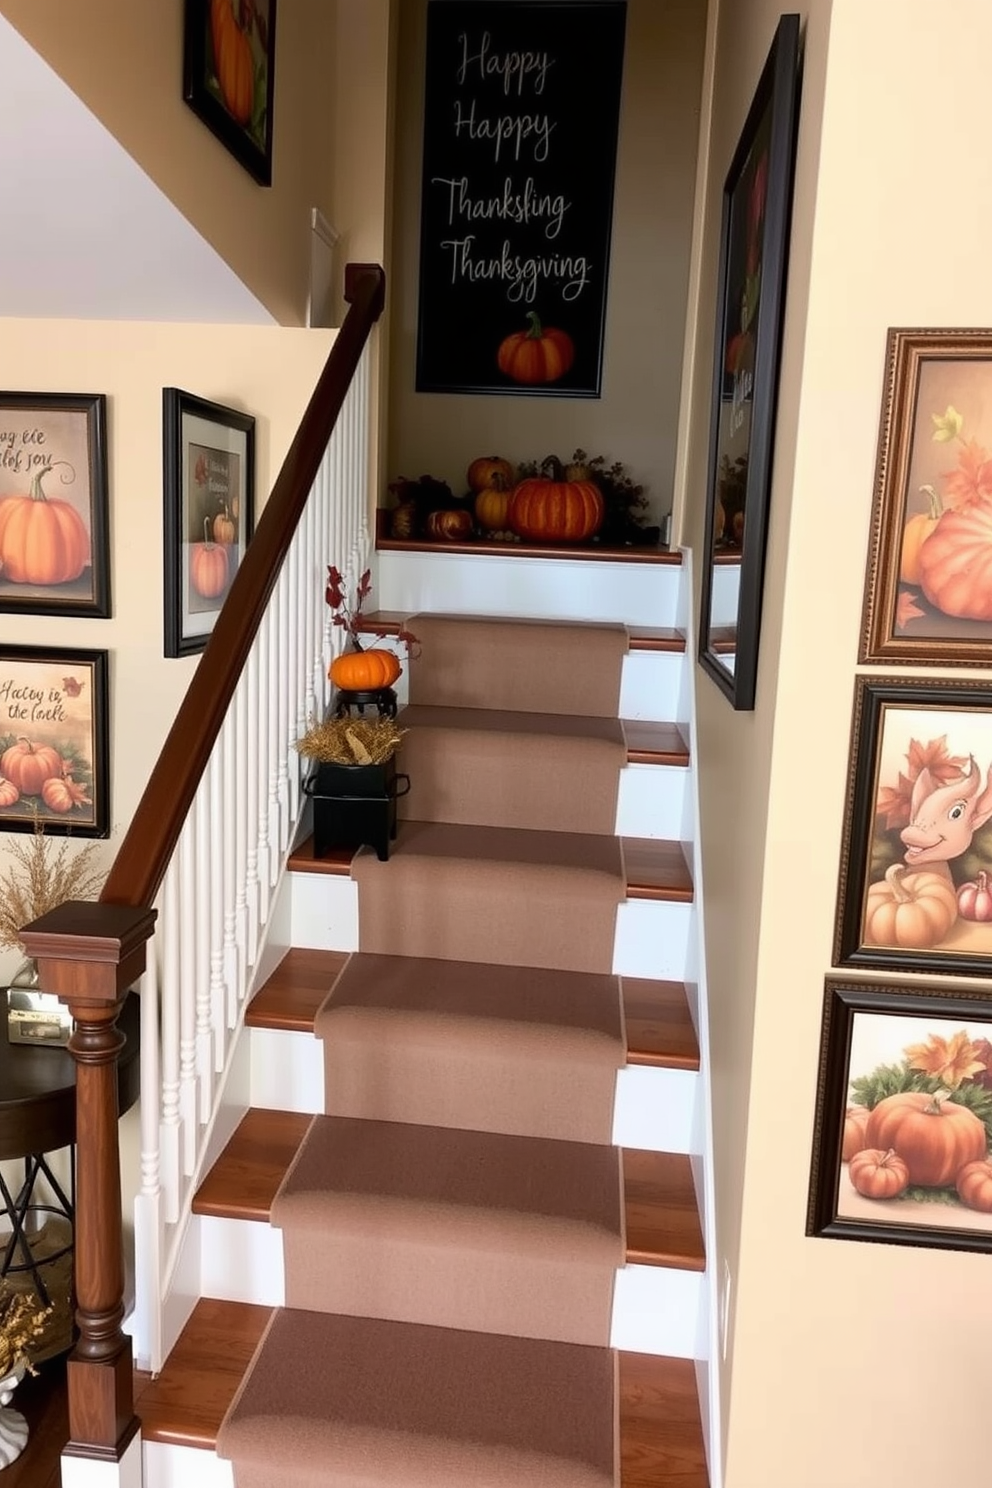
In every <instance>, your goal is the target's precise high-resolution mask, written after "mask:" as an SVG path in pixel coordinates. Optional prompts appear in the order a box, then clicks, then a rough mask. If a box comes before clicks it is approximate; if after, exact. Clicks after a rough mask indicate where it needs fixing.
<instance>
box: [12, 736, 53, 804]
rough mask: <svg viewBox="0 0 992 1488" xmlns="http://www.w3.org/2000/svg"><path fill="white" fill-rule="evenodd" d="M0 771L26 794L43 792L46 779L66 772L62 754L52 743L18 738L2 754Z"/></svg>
mask: <svg viewBox="0 0 992 1488" xmlns="http://www.w3.org/2000/svg"><path fill="white" fill-rule="evenodd" d="M0 775H2V776H3V777H4V779H5V780H9V781H10V783H11V784H12V785H14V786H16V788H17V789H18V790H19V791H20V793H21V795H22V796H40V795H41V788H42V786H43V785H44V783H45V781H46V780H51V778H52V776H53V775H54V776H55V778H56V779H61V776H62V756H61V755H60V754H59V752H58V750H57V749H53V748H52V746H51V745H50V744H32V743H31V740H30V739H18V741H17V743H16V744H11V746H10V748H9V749H5V750H4V752H3V754H2V755H0Z"/></svg>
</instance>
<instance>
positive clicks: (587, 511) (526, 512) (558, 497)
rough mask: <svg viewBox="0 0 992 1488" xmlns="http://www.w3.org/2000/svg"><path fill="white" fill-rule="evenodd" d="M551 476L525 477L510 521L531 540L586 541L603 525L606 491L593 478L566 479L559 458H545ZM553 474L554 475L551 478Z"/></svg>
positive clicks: (509, 514)
mask: <svg viewBox="0 0 992 1488" xmlns="http://www.w3.org/2000/svg"><path fill="white" fill-rule="evenodd" d="M541 469H542V471H544V470H550V471H551V476H546V475H539V476H533V477H532V478H531V479H529V480H523V481H521V482H520V484H519V486H517V488H516V490H515V491H514V492H513V495H512V496H511V497H510V506H509V509H508V511H507V521H508V523H509V525H510V527H511V528H512V530H513V531H514V532H515V533H516V534H517V536H518V537H523V538H526V539H527V540H528V541H529V542H560V543H577V542H584V541H585V539H586V538H587V537H593V536H594V535H595V533H597V532H598V531H599V529H600V527H601V526H602V524H603V517H604V516H605V514H606V506H605V503H604V501H603V493H602V492H601V491H600V489H599V487H598V486H597V485H595V484H594V482H592V481H566V480H563V479H562V478H561V477H562V474H563V472H562V468H561V465H560V463H559V462H558V461H557V460H554V459H550V460H545V462H544V464H543V465H542V467H541ZM552 477H553V478H552Z"/></svg>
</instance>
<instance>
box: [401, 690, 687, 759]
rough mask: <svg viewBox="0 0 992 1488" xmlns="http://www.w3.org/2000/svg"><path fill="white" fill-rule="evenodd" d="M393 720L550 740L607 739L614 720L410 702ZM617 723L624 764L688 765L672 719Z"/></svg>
mask: <svg viewBox="0 0 992 1488" xmlns="http://www.w3.org/2000/svg"><path fill="white" fill-rule="evenodd" d="M397 722H398V723H399V724H400V725H401V726H403V727H407V728H443V729H454V730H458V729H464V730H472V729H476V730H478V729H484V730H489V729H492V730H494V731H495V732H510V731H513V732H517V733H521V734H536V735H539V736H541V737H546V738H548V739H550V740H553V739H554V738H555V737H556V736H558V735H561V736H562V737H563V738H568V739H574V738H581V737H585V736H588V737H591V738H594V739H603V738H610V737H611V734H610V728H611V726H612V728H613V729H614V730H615V728H616V723H617V720H614V719H604V718H594V717H590V718H584V717H583V716H582V715H581V714H570V713H510V712H507V711H505V710H500V709H493V710H487V709H484V708H456V707H436V706H433V705H430V704H419V703H414V704H409V705H407V706H406V707H405V708H403V709H402V710H401V711H400V713H399V715H398V718H397ZM619 724H620V731H621V734H622V736H623V741H624V744H625V746H626V750H627V762H628V764H640V765H670V766H676V767H684V766H686V765H688V763H689V750H688V746H687V745H686V742H685V739H684V737H683V735H682V733H681V731H680V730H679V728H678V725H677V724H674V723H655V722H653V721H651V720H649V719H639V718H632V719H621V720H619ZM549 747H553V745H549Z"/></svg>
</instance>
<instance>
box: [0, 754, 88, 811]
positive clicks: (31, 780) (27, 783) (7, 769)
mask: <svg viewBox="0 0 992 1488" xmlns="http://www.w3.org/2000/svg"><path fill="white" fill-rule="evenodd" d="M66 763H67V762H66V761H65V760H64V759H63V758H62V756H61V755H60V754H59V751H58V750H57V749H54V748H53V747H52V746H51V745H50V744H35V743H33V742H32V741H31V740H30V739H27V738H21V739H18V740H17V742H16V743H15V744H11V746H10V747H9V749H5V750H4V752H3V754H2V755H0V808H2V809H4V810H6V809H7V808H8V807H10V806H15V805H16V804H17V802H18V801H19V800H20V798H21V797H22V796H40V797H41V799H42V800H43V801H44V803H45V805H46V806H47V807H48V809H49V811H57V812H59V814H60V815H61V814H64V813H65V812H67V811H71V810H72V808H73V807H74V806H92V804H93V803H92V801H91V800H90V798H89V796H87V794H86V791H85V789H84V787H83V786H81V785H79V784H77V782H76V781H75V780H73V778H72V774H71V772H70V771H69V770H68V769H67V768H66Z"/></svg>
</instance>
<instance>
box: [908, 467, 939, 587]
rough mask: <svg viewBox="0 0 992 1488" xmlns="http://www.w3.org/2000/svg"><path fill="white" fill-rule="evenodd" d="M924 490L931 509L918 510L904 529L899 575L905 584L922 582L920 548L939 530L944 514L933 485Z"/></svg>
mask: <svg viewBox="0 0 992 1488" xmlns="http://www.w3.org/2000/svg"><path fill="white" fill-rule="evenodd" d="M921 489H922V491H923V492H924V494H925V495H926V498H927V501H928V503H929V510H928V511H925V512H917V513H916V515H915V516H914V517H910V518H909V520H908V522H907V523H906V525H905V527H904V528H903V529H902V546H901V548H900V550H899V577H900V579H902V581H903V583H904V584H918V583H919V582H920V549H921V548H922V546H923V544H924V543H925V542H926V540H927V538H928V537H930V536H932V534H933V533H934V532H935V531H936V530H937V523H938V522H939V521H940V519H941V516H942V514H943V510H944V508H943V505H942V504H941V500H940V497H939V496H938V495H937V492H936V491H935V490H934V488H933V486H923V487H921Z"/></svg>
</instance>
